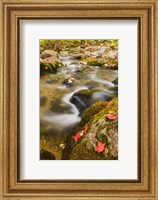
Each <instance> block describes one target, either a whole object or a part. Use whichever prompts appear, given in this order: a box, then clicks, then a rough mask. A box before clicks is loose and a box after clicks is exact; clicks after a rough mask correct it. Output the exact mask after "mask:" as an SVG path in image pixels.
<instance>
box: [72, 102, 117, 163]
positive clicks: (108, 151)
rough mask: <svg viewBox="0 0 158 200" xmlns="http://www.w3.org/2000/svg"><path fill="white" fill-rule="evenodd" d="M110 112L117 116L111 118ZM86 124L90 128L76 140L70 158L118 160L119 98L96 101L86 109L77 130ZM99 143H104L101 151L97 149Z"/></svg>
mask: <svg viewBox="0 0 158 200" xmlns="http://www.w3.org/2000/svg"><path fill="white" fill-rule="evenodd" d="M109 113H112V115H113V116H116V117H117V118H116V119H109V118H108V117H107V115H109ZM85 126H87V127H88V129H87V130H86V132H85V133H84V135H83V136H81V138H79V140H78V141H77V142H76V141H74V143H75V145H74V146H73V147H72V151H71V153H70V160H117V159H118V98H115V99H112V100H111V101H110V102H106V101H104V102H103V101H102V102H101V101H100V102H96V103H95V104H93V105H92V106H91V107H90V108H88V109H86V110H85V112H84V115H83V117H82V119H81V122H80V124H79V129H78V130H77V132H79V131H81V130H83V129H84V127H85ZM77 132H76V133H77ZM76 133H75V134H74V135H76ZM72 138H73V136H72ZM73 139H74V138H73ZM99 143H101V144H103V145H104V147H103V149H102V151H100V152H98V151H97V150H96V147H97V146H98V144H99Z"/></svg>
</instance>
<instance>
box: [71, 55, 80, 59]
mask: <svg viewBox="0 0 158 200" xmlns="http://www.w3.org/2000/svg"><path fill="white" fill-rule="evenodd" d="M81 58H82V55H80V54H76V55H73V56H71V57H70V59H72V60H80V59H81Z"/></svg>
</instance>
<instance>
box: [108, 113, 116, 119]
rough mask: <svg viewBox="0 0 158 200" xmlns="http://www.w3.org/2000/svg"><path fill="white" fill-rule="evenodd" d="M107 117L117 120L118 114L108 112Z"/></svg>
mask: <svg viewBox="0 0 158 200" xmlns="http://www.w3.org/2000/svg"><path fill="white" fill-rule="evenodd" d="M106 117H107V118H108V119H111V120H116V119H117V118H118V116H115V115H112V114H106Z"/></svg>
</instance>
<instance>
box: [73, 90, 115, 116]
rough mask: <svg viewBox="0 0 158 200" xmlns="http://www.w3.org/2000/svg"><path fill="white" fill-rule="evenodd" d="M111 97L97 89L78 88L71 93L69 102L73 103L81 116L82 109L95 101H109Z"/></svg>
mask: <svg viewBox="0 0 158 200" xmlns="http://www.w3.org/2000/svg"><path fill="white" fill-rule="evenodd" d="M111 99H112V97H111V96H110V95H109V94H107V93H105V92H103V91H97V90H80V91H78V92H76V93H74V94H73V96H72V97H71V99H70V102H71V103H73V104H74V105H75V106H76V108H77V109H78V110H79V112H80V116H82V114H83V111H84V110H85V109H86V108H89V107H90V106H91V105H92V104H93V103H95V102H97V101H109V100H111Z"/></svg>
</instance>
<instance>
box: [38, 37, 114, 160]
mask: <svg viewBox="0 0 158 200" xmlns="http://www.w3.org/2000/svg"><path fill="white" fill-rule="evenodd" d="M39 42H40V45H39V48H40V50H39V51H40V58H39V59H40V160H118V40H117V39H115V40H112V39H106V40H50V39H49V40H42V39H41V40H40V41H39Z"/></svg>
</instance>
